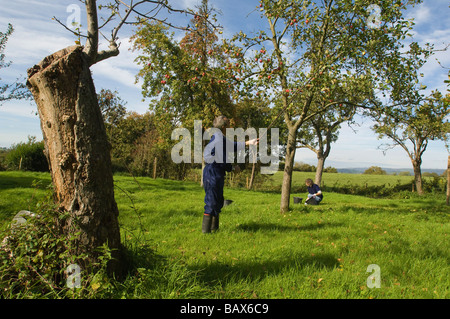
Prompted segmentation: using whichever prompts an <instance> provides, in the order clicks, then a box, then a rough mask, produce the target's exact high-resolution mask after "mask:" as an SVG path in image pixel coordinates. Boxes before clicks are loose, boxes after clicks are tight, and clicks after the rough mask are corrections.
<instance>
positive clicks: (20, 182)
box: [0, 175, 51, 190]
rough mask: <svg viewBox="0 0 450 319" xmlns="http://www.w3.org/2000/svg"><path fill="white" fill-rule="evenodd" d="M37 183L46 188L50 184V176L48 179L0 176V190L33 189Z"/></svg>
mask: <svg viewBox="0 0 450 319" xmlns="http://www.w3.org/2000/svg"><path fill="white" fill-rule="evenodd" d="M37 183H39V185H41V187H44V188H45V187H46V186H48V185H49V184H50V183H51V178H50V176H49V177H48V178H41V177H39V178H38V177H34V176H8V175H2V176H1V178H0V190H5V189H11V188H34V187H35V186H34V185H36V184H37Z"/></svg>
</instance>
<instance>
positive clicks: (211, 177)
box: [203, 164, 225, 216]
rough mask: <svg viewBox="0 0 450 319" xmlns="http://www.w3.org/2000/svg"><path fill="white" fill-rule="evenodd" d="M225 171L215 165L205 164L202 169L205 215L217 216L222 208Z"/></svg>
mask: <svg viewBox="0 0 450 319" xmlns="http://www.w3.org/2000/svg"><path fill="white" fill-rule="evenodd" d="M224 182H225V171H224V170H223V169H222V168H221V167H219V166H216V165H215V164H206V166H205V168H204V169H203V188H204V189H205V214H208V215H211V216H219V213H220V211H221V210H222V207H223V200H224V198H223V186H224Z"/></svg>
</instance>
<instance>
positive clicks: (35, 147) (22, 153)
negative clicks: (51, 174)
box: [5, 137, 49, 172]
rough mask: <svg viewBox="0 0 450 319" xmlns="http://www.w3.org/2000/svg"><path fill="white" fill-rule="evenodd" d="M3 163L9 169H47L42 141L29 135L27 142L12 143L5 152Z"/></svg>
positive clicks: (42, 170) (38, 170) (39, 170)
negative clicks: (37, 140)
mask: <svg viewBox="0 0 450 319" xmlns="http://www.w3.org/2000/svg"><path fill="white" fill-rule="evenodd" d="M5 163H6V166H7V168H8V169H10V170H25V171H35V172H48V171H49V168H48V163H47V158H46V157H45V155H44V142H43V141H41V142H36V138H34V137H29V138H28V142H27V143H19V144H17V145H14V146H13V147H12V148H11V149H10V150H9V151H8V153H7V154H6V157H5Z"/></svg>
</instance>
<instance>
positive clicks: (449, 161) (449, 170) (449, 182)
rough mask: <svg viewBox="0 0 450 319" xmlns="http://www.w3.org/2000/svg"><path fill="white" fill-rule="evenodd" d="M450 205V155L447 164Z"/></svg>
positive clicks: (448, 199)
mask: <svg viewBox="0 0 450 319" xmlns="http://www.w3.org/2000/svg"><path fill="white" fill-rule="evenodd" d="M449 205H450V155H449V156H448V164H447V206H449Z"/></svg>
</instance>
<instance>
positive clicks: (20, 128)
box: [0, 0, 450, 169]
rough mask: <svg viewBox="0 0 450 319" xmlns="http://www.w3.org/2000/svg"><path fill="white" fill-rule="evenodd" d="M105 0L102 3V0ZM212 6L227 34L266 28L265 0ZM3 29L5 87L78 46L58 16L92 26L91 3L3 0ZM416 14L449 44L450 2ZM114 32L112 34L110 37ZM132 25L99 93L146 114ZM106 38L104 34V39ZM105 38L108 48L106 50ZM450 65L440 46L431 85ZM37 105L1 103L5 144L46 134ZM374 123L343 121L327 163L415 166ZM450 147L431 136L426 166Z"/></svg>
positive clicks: (422, 36)
mask: <svg viewBox="0 0 450 319" xmlns="http://www.w3.org/2000/svg"><path fill="white" fill-rule="evenodd" d="M199 2H201V1H200V0H172V1H171V3H172V4H173V7H176V8H186V7H189V8H194V7H195V6H196V5H197V4H199ZM99 3H100V1H99ZM210 4H211V5H212V6H213V7H215V8H216V9H218V10H219V11H220V13H221V14H219V15H218V16H217V19H218V23H219V24H221V25H222V26H223V27H224V29H223V35H222V36H223V37H226V38H229V37H231V36H232V35H234V34H236V33H237V32H239V31H240V30H243V31H244V32H246V33H248V34H250V33H251V32H254V31H256V30H258V28H259V27H258V26H259V24H260V23H261V21H260V15H259V11H258V10H255V9H256V7H257V6H258V5H259V1H258V0H210ZM0 8H1V9H0V30H1V31H2V32H5V31H6V29H7V25H8V23H11V24H12V25H13V27H14V29H15V31H14V33H13V34H12V35H11V37H10V38H9V41H8V43H7V45H6V50H5V52H4V53H5V54H6V59H5V60H6V61H12V65H11V66H10V67H9V68H4V69H1V70H0V85H1V84H2V83H11V82H14V81H15V80H16V79H17V78H25V77H26V74H27V73H26V71H27V69H28V68H30V67H32V66H33V65H35V64H37V63H39V62H40V61H41V60H42V59H43V58H44V57H46V56H47V55H49V54H52V53H54V52H56V51H58V50H60V49H63V48H65V47H67V46H70V45H73V44H74V42H75V40H76V38H75V36H74V35H73V34H72V33H70V32H69V31H67V30H66V29H64V28H63V27H62V26H61V25H59V24H58V23H57V22H56V21H55V20H52V17H53V16H55V17H56V18H58V19H59V20H60V21H62V22H68V21H69V22H70V21H72V20H73V18H76V17H77V14H78V11H77V10H78V8H79V9H80V19H81V20H80V22H81V25H82V26H83V25H86V23H85V15H84V7H83V6H82V4H81V2H79V1H77V0H14V1H10V0H0ZM406 16H407V17H408V18H414V21H415V23H416V25H415V27H414V31H413V40H414V41H417V42H419V43H421V44H424V43H432V44H434V45H435V47H436V48H443V47H444V46H445V44H449V43H450V8H449V1H448V0H425V1H424V2H423V3H422V4H421V5H419V6H416V7H414V8H409V9H408V10H407V11H406ZM169 18H170V19H172V21H174V22H176V23H177V24H179V25H185V24H186V21H187V20H186V18H184V17H183V16H180V15H178V16H175V15H171V16H170V17H169ZM108 34H109V30H108V33H106V34H105V35H108ZM132 34H133V29H132V28H131V27H125V28H123V29H122V30H121V32H119V38H120V40H119V42H120V43H121V45H120V54H119V56H117V57H114V58H110V59H108V60H105V61H102V62H100V63H98V64H96V65H94V66H93V67H91V70H92V74H93V78H94V83H95V86H96V90H97V92H98V91H100V90H101V89H111V90H113V91H114V90H117V91H118V92H119V96H120V97H121V98H122V99H123V100H125V101H127V105H126V107H127V109H128V110H129V111H135V112H138V113H145V112H146V111H148V105H149V101H148V100H146V101H143V99H142V94H141V87H140V83H139V82H138V83H136V81H135V76H136V74H137V73H138V72H139V66H138V65H137V64H136V63H134V60H135V58H136V56H137V54H138V53H137V52H132V51H130V50H129V49H130V47H131V43H130V42H129V38H130V37H131V36H132ZM100 40H103V39H102V38H101V39H100ZM105 42H106V41H104V40H103V41H102V43H101V49H104V48H106V47H105ZM436 59H438V60H439V61H440V64H441V65H442V66H444V67H446V68H450V51H448V52H437V53H436V55H435V56H433V58H432V59H431V60H430V61H429V62H428V63H427V64H426V65H425V66H424V68H423V69H422V72H423V73H424V74H425V77H424V78H423V83H424V84H426V85H427V86H428V87H429V89H438V90H440V91H441V92H445V91H446V86H445V84H444V80H446V79H447V74H448V69H445V68H443V67H442V66H441V65H440V64H439V63H438V62H437V61H436ZM36 113H37V108H36V105H35V104H34V102H32V101H23V100H22V101H9V102H6V103H4V104H3V105H1V106H0V147H11V146H12V145H14V144H17V143H20V142H26V141H27V140H28V136H35V137H36V138H37V139H38V140H40V139H42V133H41V129H40V122H39V117H38V116H37V114H36ZM371 125H372V123H371V122H370V120H368V119H363V118H360V119H359V121H358V125H355V126H353V127H351V128H350V127H348V126H347V125H346V124H344V125H343V126H342V129H341V131H340V135H339V140H338V141H337V142H336V143H334V144H332V150H331V154H330V156H329V157H328V159H327V161H326V163H325V165H326V166H333V167H336V168H354V167H370V166H381V167H384V168H411V162H410V160H409V157H408V156H407V154H406V152H405V151H404V150H403V149H401V148H400V147H396V148H394V149H391V150H389V151H388V152H386V153H384V152H383V151H382V150H381V149H380V145H382V144H386V143H389V142H390V141H389V140H384V139H383V140H379V139H378V138H377V136H376V134H374V133H373V131H372V130H371ZM447 158H448V152H447V150H446V148H445V145H444V143H443V142H439V141H431V142H430V143H429V146H428V149H427V151H426V152H425V154H424V156H423V164H422V168H424V169H446V168H447ZM296 161H298V162H304V163H308V164H312V165H315V164H316V163H317V159H316V155H315V154H314V153H313V152H312V151H310V150H306V149H299V150H297V154H296Z"/></svg>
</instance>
